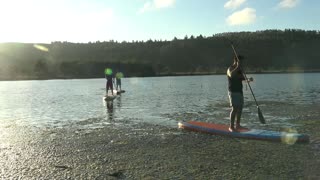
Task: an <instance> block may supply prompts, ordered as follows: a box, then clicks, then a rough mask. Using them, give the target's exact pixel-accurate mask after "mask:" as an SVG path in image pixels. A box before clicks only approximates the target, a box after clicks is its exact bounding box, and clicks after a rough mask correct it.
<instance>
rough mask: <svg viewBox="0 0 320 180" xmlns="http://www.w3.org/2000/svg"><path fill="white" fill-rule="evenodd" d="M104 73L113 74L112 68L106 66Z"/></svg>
mask: <svg viewBox="0 0 320 180" xmlns="http://www.w3.org/2000/svg"><path fill="white" fill-rule="evenodd" d="M104 73H105V74H106V75H111V74H112V69H110V68H106V69H105V70H104Z"/></svg>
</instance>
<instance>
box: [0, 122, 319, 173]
mask: <svg viewBox="0 0 320 180" xmlns="http://www.w3.org/2000/svg"><path fill="white" fill-rule="evenodd" d="M316 123H318V122H316ZM313 127H314V126H313V125H312V124H310V128H313ZM311 131H314V132H316V131H317V130H316V127H314V129H312V130H311ZM0 141H1V146H0V167H1V168H0V177H1V178H2V179H12V178H13V179H18V178H22V179H318V178H319V177H320V172H319V167H320V153H319V149H317V145H318V144H319V142H320V141H318V140H317V139H312V142H310V143H308V144H294V145H288V144H284V143H275V142H265V141H257V140H245V139H235V138H228V137H221V136H212V135H207V134H199V133H193V132H188V131H184V130H181V129H177V128H168V127H165V126H160V125H150V124H143V123H140V124H131V125H125V124H122V125H121V124H120V125H116V124H111V125H110V126H106V127H104V128H100V129H92V130H90V129H79V128H76V127H68V128H58V129H57V128H56V129H48V128H31V129H30V128H21V127H14V126H10V127H5V128H3V129H2V134H1V136H0ZM317 143H318V144H317Z"/></svg>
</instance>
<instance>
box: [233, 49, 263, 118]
mask: <svg viewBox="0 0 320 180" xmlns="http://www.w3.org/2000/svg"><path fill="white" fill-rule="evenodd" d="M231 47H232V49H233V52H234V55H235V56H236V58H237V61H238V62H240V60H239V58H238V54H237V52H236V50H235V48H234V47H233V44H232V43H231ZM239 66H240V69H241V72H242V74H243V77H244V79H245V80H246V81H247V83H248V86H249V89H250V91H251V94H252V96H253V99H254V101H255V102H256V105H257V108H258V117H259V120H260V122H261V123H262V124H265V123H266V120H265V119H264V117H263V115H262V112H261V110H260V107H259V105H258V102H257V100H256V97H255V96H254V94H253V91H252V88H251V86H250V83H249V81H248V78H247V75H246V73H245V72H244V69H243V68H242V66H241V64H240V63H239Z"/></svg>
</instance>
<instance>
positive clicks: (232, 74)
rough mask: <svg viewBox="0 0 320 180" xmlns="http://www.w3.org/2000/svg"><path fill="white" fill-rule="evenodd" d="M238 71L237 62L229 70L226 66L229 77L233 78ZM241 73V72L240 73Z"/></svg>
mask: <svg viewBox="0 0 320 180" xmlns="http://www.w3.org/2000/svg"><path fill="white" fill-rule="evenodd" d="M239 71H240V66H239V64H238V63H237V66H236V67H235V68H234V69H233V70H230V67H229V68H228V71H227V75H228V76H229V77H231V78H233V77H235V76H238V75H239ZM241 74H242V73H241Z"/></svg>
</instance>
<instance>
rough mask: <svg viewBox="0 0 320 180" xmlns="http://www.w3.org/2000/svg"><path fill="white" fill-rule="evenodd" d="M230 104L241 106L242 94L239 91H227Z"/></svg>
mask: <svg viewBox="0 0 320 180" xmlns="http://www.w3.org/2000/svg"><path fill="white" fill-rule="evenodd" d="M229 100H230V106H232V107H243V94H242V93H239V92H229Z"/></svg>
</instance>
